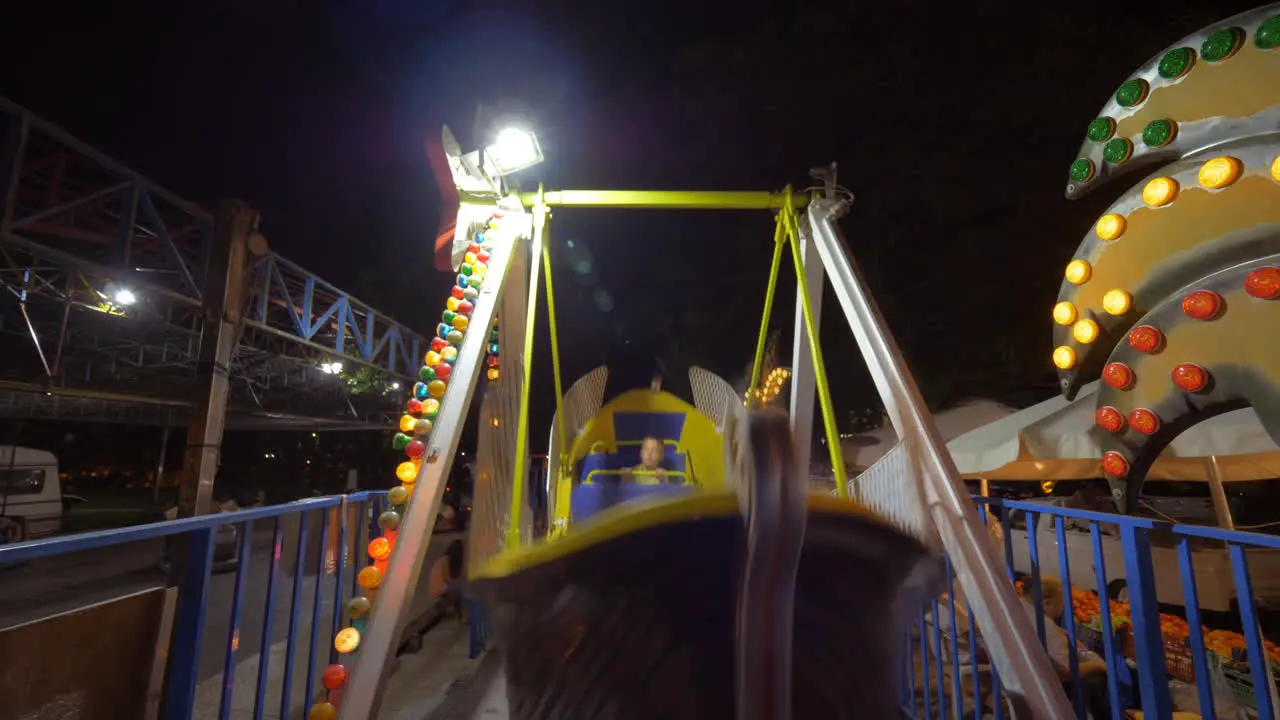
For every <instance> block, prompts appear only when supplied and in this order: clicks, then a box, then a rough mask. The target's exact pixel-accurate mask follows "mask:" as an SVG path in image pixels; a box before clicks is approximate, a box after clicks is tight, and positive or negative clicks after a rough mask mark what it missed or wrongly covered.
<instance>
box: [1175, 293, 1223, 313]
mask: <svg viewBox="0 0 1280 720" xmlns="http://www.w3.org/2000/svg"><path fill="white" fill-rule="evenodd" d="M1221 309H1222V297H1221V296H1220V295H1218V293H1216V292H1214V291H1212V290H1196V291H1195V292H1193V293H1191V294H1190V295H1187V296H1186V297H1184V298H1182V312H1183V314H1185V315H1186V316H1187V317H1189V318H1192V319H1194V320H1212V319H1213V318H1214V316H1216V315H1217V314H1218V311H1219V310H1221Z"/></svg>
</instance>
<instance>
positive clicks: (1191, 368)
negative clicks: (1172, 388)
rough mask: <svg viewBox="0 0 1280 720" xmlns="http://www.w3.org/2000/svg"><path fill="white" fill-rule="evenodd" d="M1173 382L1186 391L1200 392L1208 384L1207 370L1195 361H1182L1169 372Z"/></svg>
mask: <svg viewBox="0 0 1280 720" xmlns="http://www.w3.org/2000/svg"><path fill="white" fill-rule="evenodd" d="M1170 374H1171V376H1172V377H1173V384H1174V385H1177V386H1178V387H1180V388H1182V389H1183V390H1184V391H1186V392H1200V391H1201V390H1203V389H1204V387H1205V385H1208V384H1209V372H1208V371H1207V370H1205V369H1204V368H1202V367H1200V366H1199V365H1196V364H1195V363H1182V364H1180V365H1177V366H1175V367H1174V368H1173V372H1172V373H1170Z"/></svg>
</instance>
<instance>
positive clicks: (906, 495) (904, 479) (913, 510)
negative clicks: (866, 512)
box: [849, 442, 941, 550]
mask: <svg viewBox="0 0 1280 720" xmlns="http://www.w3.org/2000/svg"><path fill="white" fill-rule="evenodd" d="M915 465H916V463H915V462H914V461H913V457H912V454H911V453H910V452H909V451H908V448H907V443H905V442H900V443H898V444H897V445H894V446H893V449H892V450H890V451H889V452H887V453H885V454H884V455H883V456H882V457H881V458H880V459H879V460H877V461H876V462H874V463H872V465H871V467H869V468H867V469H866V470H865V471H864V472H863V473H862V474H861V475H859V476H858V477H857V478H855V479H852V480H850V481H849V495H850V497H853V498H856V499H857V500H858V501H859V502H861V503H862V504H864V505H866V506H867V507H869V508H871V509H872V510H875V511H876V512H877V513H879V514H880V515H881V516H882V517H884V518H885V519H886V520H888V521H889V522H890V523H892V524H893V525H894V527H896V528H898V529H899V530H901V531H903V532H905V533H907V534H909V535H911V536H912V537H914V538H916V539H917V540H919V541H920V542H922V543H923V544H924V545H925V547H928V548H932V549H934V550H941V543H940V541H939V540H938V531H937V530H936V529H935V528H934V526H933V522H932V521H931V520H930V519H929V512H928V508H927V507H925V503H924V488H923V487H921V483H920V478H921V477H922V475H921V473H920V471H919V469H918V468H917V467H915Z"/></svg>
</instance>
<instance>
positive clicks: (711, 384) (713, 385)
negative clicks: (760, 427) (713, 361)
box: [689, 367, 742, 432]
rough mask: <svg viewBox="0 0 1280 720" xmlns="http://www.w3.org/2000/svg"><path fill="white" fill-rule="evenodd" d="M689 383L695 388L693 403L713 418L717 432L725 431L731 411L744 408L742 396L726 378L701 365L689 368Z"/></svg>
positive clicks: (700, 410)
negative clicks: (726, 421)
mask: <svg viewBox="0 0 1280 720" xmlns="http://www.w3.org/2000/svg"><path fill="white" fill-rule="evenodd" d="M689 385H690V387H692V388H693V405H694V407H696V408H698V412H700V413H702V414H703V415H706V416H707V417H709V418H711V421H712V422H714V423H715V424H716V431H717V432H724V424H725V420H726V418H727V417H728V414H729V412H731V411H733V412H736V411H738V410H741V409H742V398H741V397H739V396H738V393H737V392H735V391H734V389H733V386H732V385H730V384H729V383H728V381H726V380H725V379H724V378H722V377H720V376H719V375H716V374H715V373H713V372H711V371H710V370H706V369H703V368H700V367H691V368H689Z"/></svg>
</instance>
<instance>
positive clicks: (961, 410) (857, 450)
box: [840, 399, 1015, 468]
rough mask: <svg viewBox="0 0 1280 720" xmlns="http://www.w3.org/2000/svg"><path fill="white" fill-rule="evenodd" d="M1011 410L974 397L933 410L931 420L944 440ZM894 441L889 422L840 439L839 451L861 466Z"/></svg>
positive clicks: (875, 459) (848, 460)
mask: <svg viewBox="0 0 1280 720" xmlns="http://www.w3.org/2000/svg"><path fill="white" fill-rule="evenodd" d="M1014 413H1015V410H1014V409H1013V408H1011V407H1008V406H1006V405H1001V404H1000V403H998V402H995V401H994V400H986V399H976V400H970V401H968V402H965V403H962V404H960V405H957V406H956V407H953V408H948V409H946V410H942V411H941V412H937V413H935V414H934V416H933V419H934V422H936V423H937V424H938V432H939V433H941V434H942V439H943V440H944V441H945V440H950V439H951V438H954V437H957V436H959V435H963V434H964V433H967V432H969V431H970V430H973V429H974V428H977V427H983V426H988V425H989V424H990V423H993V422H997V421H999V420H1000V419H1001V418H1005V417H1009V416H1010V415H1013V414H1014ZM897 444H898V433H896V432H894V429H893V426H892V425H889V424H886V425H885V426H884V427H882V428H880V429H879V430H873V431H871V432H865V433H859V434H857V435H854V436H853V437H851V438H847V439H845V440H842V441H841V443H840V446H841V447H840V450H841V455H842V456H843V457H844V461H845V464H846V465H848V466H851V467H857V468H863V467H867V466H868V465H870V464H871V463H873V462H875V461H877V460H879V459H880V458H881V457H882V456H883V455H884V454H885V453H887V452H889V451H890V450H892V449H893V446H894V445H897Z"/></svg>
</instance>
